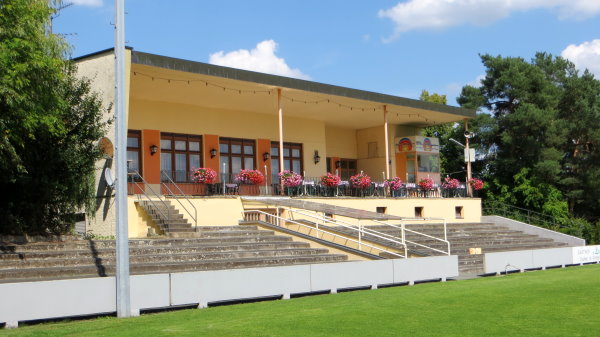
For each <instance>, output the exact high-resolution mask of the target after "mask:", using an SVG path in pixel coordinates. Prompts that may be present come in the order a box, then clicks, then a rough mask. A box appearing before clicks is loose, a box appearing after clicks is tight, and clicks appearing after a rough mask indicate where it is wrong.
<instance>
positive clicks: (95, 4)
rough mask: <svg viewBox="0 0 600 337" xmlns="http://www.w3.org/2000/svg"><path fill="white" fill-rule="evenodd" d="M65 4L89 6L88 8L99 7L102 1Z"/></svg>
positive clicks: (76, 1)
mask: <svg viewBox="0 0 600 337" xmlns="http://www.w3.org/2000/svg"><path fill="white" fill-rule="evenodd" d="M66 3H72V4H74V5H81V6H90V7H101V6H102V0H70V1H66Z"/></svg>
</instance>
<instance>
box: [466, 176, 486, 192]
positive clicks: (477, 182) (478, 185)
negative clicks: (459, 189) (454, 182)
mask: <svg viewBox="0 0 600 337" xmlns="http://www.w3.org/2000/svg"><path fill="white" fill-rule="evenodd" d="M469 185H471V187H472V188H473V189H474V190H475V191H479V190H480V189H482V188H483V186H485V183H484V182H483V180H481V179H477V178H471V180H469Z"/></svg>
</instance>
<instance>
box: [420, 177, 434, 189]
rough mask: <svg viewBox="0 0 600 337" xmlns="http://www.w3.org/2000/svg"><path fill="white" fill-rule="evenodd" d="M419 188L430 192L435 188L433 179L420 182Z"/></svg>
mask: <svg viewBox="0 0 600 337" xmlns="http://www.w3.org/2000/svg"><path fill="white" fill-rule="evenodd" d="M419 187H420V188H422V189H424V190H430V189H432V188H433V179H431V178H425V179H421V180H420V181H419Z"/></svg>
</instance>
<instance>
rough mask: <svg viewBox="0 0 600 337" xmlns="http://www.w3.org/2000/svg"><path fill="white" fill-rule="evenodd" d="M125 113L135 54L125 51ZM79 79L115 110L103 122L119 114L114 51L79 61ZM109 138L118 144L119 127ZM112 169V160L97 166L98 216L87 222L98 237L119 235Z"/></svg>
mask: <svg viewBox="0 0 600 337" xmlns="http://www.w3.org/2000/svg"><path fill="white" fill-rule="evenodd" d="M125 66H126V71H125V112H126V113H127V112H128V102H129V87H130V79H131V76H130V72H131V50H125ZM77 76H78V77H80V78H86V79H88V80H90V81H91V83H92V91H93V92H95V93H97V94H98V96H99V98H100V99H101V100H102V102H103V105H104V107H105V108H108V107H110V106H111V104H112V105H113V106H112V109H110V110H109V111H108V112H107V113H106V114H105V116H103V120H104V121H107V120H109V119H112V118H113V117H114V114H115V107H114V104H113V103H114V100H115V56H114V53H113V52H112V51H107V52H106V53H101V54H98V55H94V56H90V57H88V58H86V59H83V60H80V61H77ZM106 137H107V138H108V139H110V141H111V142H112V143H113V144H115V123H112V124H110V125H108V128H107V132H106ZM107 167H109V168H111V170H113V172H114V173H113V174H116V173H117V172H116V169H115V165H114V163H113V161H112V160H111V159H101V160H99V161H98V162H97V163H96V174H95V177H96V179H95V181H96V200H97V204H96V212H95V214H94V216H93V217H87V219H86V231H88V232H92V233H94V234H97V235H102V236H110V235H115V230H116V218H115V208H114V197H113V194H114V191H112V190H109V189H108V188H107V187H106V186H105V184H104V182H103V179H104V178H103V171H104V169H105V168H107Z"/></svg>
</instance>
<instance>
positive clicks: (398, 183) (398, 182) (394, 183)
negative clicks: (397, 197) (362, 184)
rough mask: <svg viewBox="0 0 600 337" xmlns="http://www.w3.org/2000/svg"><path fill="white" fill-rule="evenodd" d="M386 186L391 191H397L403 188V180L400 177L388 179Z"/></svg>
mask: <svg viewBox="0 0 600 337" xmlns="http://www.w3.org/2000/svg"><path fill="white" fill-rule="evenodd" d="M384 184H385V186H386V187H389V188H390V189H391V190H394V191H397V190H399V189H400V188H402V179H400V178H399V177H394V178H391V179H386V181H385V183H384Z"/></svg>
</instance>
